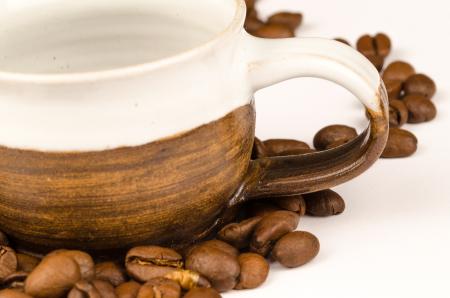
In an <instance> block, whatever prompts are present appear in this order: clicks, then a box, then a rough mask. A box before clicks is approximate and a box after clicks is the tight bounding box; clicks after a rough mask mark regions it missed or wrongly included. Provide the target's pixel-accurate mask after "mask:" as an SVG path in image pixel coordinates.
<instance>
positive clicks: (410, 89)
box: [403, 74, 436, 99]
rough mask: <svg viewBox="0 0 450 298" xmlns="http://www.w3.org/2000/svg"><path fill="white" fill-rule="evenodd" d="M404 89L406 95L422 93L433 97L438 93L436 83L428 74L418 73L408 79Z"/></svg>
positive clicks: (429, 97) (427, 96) (428, 97)
mask: <svg viewBox="0 0 450 298" xmlns="http://www.w3.org/2000/svg"><path fill="white" fill-rule="evenodd" d="M403 90H404V91H405V95H422V96H424V97H426V98H427V99H431V98H432V97H433V96H434V94H436V84H435V83H434V81H433V80H432V79H431V78H430V77H428V76H427V75H424V74H416V75H412V76H410V77H409V78H408V79H407V80H406V82H405V84H404V86H403Z"/></svg>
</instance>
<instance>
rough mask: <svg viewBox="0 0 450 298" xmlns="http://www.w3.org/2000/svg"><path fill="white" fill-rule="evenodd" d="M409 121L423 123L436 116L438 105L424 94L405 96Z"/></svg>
mask: <svg viewBox="0 0 450 298" xmlns="http://www.w3.org/2000/svg"><path fill="white" fill-rule="evenodd" d="M403 102H404V104H405V106H406V109H407V113H408V114H409V116H408V122H409V123H422V122H427V121H431V120H433V119H434V118H436V114H437V110H436V106H435V105H434V104H433V103H432V102H431V100H429V99H427V98H426V97H424V96H423V95H407V96H405V98H403Z"/></svg>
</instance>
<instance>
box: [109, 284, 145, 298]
mask: <svg viewBox="0 0 450 298" xmlns="http://www.w3.org/2000/svg"><path fill="white" fill-rule="evenodd" d="M140 288H141V285H140V284H139V283H137V282H135V281H128V282H125V283H123V284H121V285H120V286H118V287H117V288H116V289H115V292H116V296H117V298H136V297H137V294H138V292H139V289H140Z"/></svg>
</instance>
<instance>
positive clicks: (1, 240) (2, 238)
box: [0, 231, 9, 246]
mask: <svg viewBox="0 0 450 298" xmlns="http://www.w3.org/2000/svg"><path fill="white" fill-rule="evenodd" d="M8 245H9V240H8V237H7V236H6V234H5V233H3V232H2V231H0V246H8Z"/></svg>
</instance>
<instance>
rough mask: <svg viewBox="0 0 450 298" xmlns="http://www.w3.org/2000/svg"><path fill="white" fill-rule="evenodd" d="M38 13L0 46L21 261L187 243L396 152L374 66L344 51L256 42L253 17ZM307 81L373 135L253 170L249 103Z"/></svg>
mask: <svg viewBox="0 0 450 298" xmlns="http://www.w3.org/2000/svg"><path fill="white" fill-rule="evenodd" d="M41 2H42V3H41V4H40V5H41V7H35V6H33V7H22V8H20V9H17V10H16V9H13V8H11V9H10V10H7V11H6V13H5V15H4V17H3V20H2V30H0V53H1V55H0V56H1V57H0V58H1V59H0V144H1V146H0V229H1V230H4V231H5V232H6V233H8V234H9V235H10V236H11V237H12V238H13V240H14V241H16V242H17V244H18V245H19V246H22V247H23V246H26V247H28V248H29V249H32V250H50V249H53V248H60V247H65V248H82V249H87V250H107V249H121V248H127V247H131V246H134V245H139V244H144V243H153V244H163V245H175V244H183V243H189V242H191V241H193V240H196V239H199V238H201V237H203V236H205V235H207V234H208V232H209V231H211V229H212V228H213V227H215V226H217V225H218V224H220V223H221V220H222V217H223V214H224V213H226V211H227V210H229V209H230V208H231V207H233V206H236V205H237V204H240V203H242V202H244V201H246V200H249V199H257V198H262V197H270V196H280V195H290V194H299V193H306V192H312V191H317V190H321V189H326V188H330V187H333V186H335V185H338V184H340V183H343V182H345V181H347V180H349V179H351V178H353V177H355V176H357V175H359V174H360V173H362V172H363V171H365V170H366V169H367V168H368V167H369V166H371V165H372V164H373V163H374V162H375V161H376V160H377V158H378V157H379V155H380V154H381V152H382V149H383V147H384V145H385V142H386V136H387V113H386V93H385V90H384V87H383V85H382V82H381V80H380V77H379V75H378V72H377V71H376V69H374V67H373V66H372V65H371V63H370V62H369V61H367V60H366V59H365V58H364V57H363V56H361V55H360V54H359V53H357V52H356V51H354V50H353V49H351V48H350V47H347V46H346V45H343V44H341V43H339V42H335V41H329V40H324V39H295V38H292V39H282V40H265V39H259V38H255V37H251V36H250V35H248V34H247V33H246V32H245V31H244V30H243V22H244V18H245V6H244V1H241V0H239V1H238V0H234V1H230V0H186V1H176V0H155V1H141V0H130V1H103V0H94V1H89V2H85V1H64V4H62V2H54V1H53V2H51V1H50V2H49V3H48V4H46V3H45V2H48V1H41ZM56 16H57V17H56ZM304 76H311V77H320V78H325V79H328V80H332V81H334V82H336V83H338V84H340V85H342V86H344V87H346V88H347V89H348V90H350V91H351V92H352V93H353V94H355V95H356V96H357V97H358V98H359V99H360V100H361V102H362V103H363V104H364V105H365V107H366V108H367V110H368V111H369V114H370V117H371V119H370V120H371V122H370V125H369V127H368V129H367V130H366V131H365V132H364V133H363V134H362V135H361V136H359V137H358V138H357V139H355V140H354V141H352V142H350V143H348V144H346V145H344V146H341V147H339V148H336V149H332V150H327V151H324V152H320V153H313V154H306V155H301V156H287V157H277V158H262V159H259V160H254V161H251V160H250V155H251V150H252V145H253V138H254V131H255V110H254V105H253V100H252V99H253V93H254V92H255V91H256V90H258V89H261V88H263V87H266V86H269V85H272V84H274V83H277V82H279V81H282V80H286V79H289V78H293V77H304Z"/></svg>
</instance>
